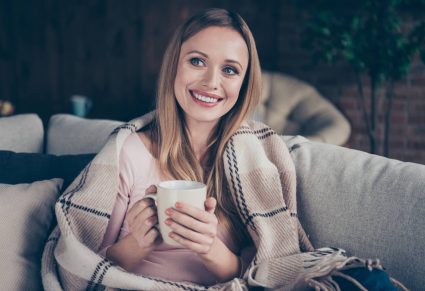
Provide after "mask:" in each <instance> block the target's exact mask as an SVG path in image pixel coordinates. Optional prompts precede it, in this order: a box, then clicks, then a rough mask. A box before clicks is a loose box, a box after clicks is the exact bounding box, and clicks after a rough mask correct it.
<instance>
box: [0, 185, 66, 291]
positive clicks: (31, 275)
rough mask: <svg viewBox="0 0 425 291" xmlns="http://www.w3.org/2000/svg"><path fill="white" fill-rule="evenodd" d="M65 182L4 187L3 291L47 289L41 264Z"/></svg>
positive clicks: (0, 218)
mask: <svg viewBox="0 0 425 291" xmlns="http://www.w3.org/2000/svg"><path fill="white" fill-rule="evenodd" d="M62 182H63V180H62V179H52V180H45V181H38V182H34V183H32V184H18V185H8V184H0V234H1V235H0V282H1V286H2V287H1V288H2V290H10V291H14V290H25V291H29V290H43V287H42V284H41V275H40V265H41V255H42V252H43V249H44V244H45V241H46V239H47V237H48V235H49V231H50V229H51V226H52V221H53V218H54V204H55V201H56V199H57V197H58V193H59V191H60V188H61V186H62Z"/></svg>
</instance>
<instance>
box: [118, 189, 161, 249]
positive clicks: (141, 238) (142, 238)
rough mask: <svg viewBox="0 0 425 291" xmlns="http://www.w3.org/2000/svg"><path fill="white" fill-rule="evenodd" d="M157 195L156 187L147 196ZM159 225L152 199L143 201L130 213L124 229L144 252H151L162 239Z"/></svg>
mask: <svg viewBox="0 0 425 291" xmlns="http://www.w3.org/2000/svg"><path fill="white" fill-rule="evenodd" d="M149 193H156V187H155V186H154V185H152V186H150V187H149V188H148V189H146V194H149ZM157 223H158V216H157V210H156V206H155V203H154V201H153V200H152V199H150V198H147V199H142V200H140V201H138V202H136V204H134V205H133V207H132V208H131V209H130V210H129V211H128V213H127V215H126V218H125V220H124V229H125V230H126V231H128V232H129V233H130V234H129V235H132V236H133V237H134V238H135V239H136V241H137V243H138V245H139V247H140V248H141V249H142V250H143V251H144V252H151V251H152V250H153V249H154V248H155V247H156V246H157V245H158V244H160V243H161V241H162V238H161V236H160V234H159V232H158V229H157V228H156V227H155V225H156V224H157Z"/></svg>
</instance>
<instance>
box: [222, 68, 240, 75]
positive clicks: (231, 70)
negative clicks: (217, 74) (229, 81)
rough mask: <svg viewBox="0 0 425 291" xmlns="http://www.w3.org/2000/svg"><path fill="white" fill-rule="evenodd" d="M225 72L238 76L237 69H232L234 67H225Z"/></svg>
mask: <svg viewBox="0 0 425 291" xmlns="http://www.w3.org/2000/svg"><path fill="white" fill-rule="evenodd" d="M223 72H225V73H226V74H228V75H237V74H238V71H237V70H236V69H235V68H232V67H225V68H224V69H223Z"/></svg>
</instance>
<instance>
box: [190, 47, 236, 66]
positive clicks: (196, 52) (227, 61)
mask: <svg viewBox="0 0 425 291" xmlns="http://www.w3.org/2000/svg"><path fill="white" fill-rule="evenodd" d="M190 54H200V55H202V56H204V57H205V58H208V55H207V54H206V53H203V52H201V51H197V50H192V51H190V52H188V53H187V54H186V55H190ZM225 62H226V63H233V64H237V65H239V67H240V68H241V69H242V68H243V67H242V65H241V64H240V63H239V62H238V61H235V60H231V59H226V60H225Z"/></svg>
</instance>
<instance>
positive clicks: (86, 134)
mask: <svg viewBox="0 0 425 291" xmlns="http://www.w3.org/2000/svg"><path fill="white" fill-rule="evenodd" d="M121 124H123V122H121V121H115V120H107V119H87V118H81V117H78V116H75V115H70V114H56V115H53V116H52V117H51V118H50V120H49V124H48V128H47V147H46V152H47V153H48V154H54V155H65V154H87V153H97V152H99V151H100V149H101V148H102V147H103V145H104V144H105V143H106V141H107V139H108V137H109V135H110V134H111V132H112V131H113V130H114V129H115V128H116V127H118V126H119V125H121Z"/></svg>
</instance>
